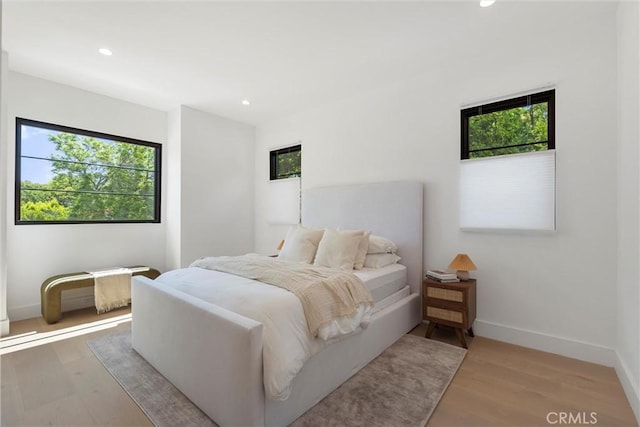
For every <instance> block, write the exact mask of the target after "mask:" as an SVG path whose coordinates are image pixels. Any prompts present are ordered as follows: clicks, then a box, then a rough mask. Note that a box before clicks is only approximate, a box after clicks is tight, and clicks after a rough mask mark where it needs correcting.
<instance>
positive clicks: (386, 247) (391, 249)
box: [367, 234, 398, 254]
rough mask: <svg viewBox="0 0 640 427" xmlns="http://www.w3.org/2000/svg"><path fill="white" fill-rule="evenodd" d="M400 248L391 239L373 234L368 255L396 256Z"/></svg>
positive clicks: (370, 237)
mask: <svg viewBox="0 0 640 427" xmlns="http://www.w3.org/2000/svg"><path fill="white" fill-rule="evenodd" d="M397 250H398V247H397V246H396V244H395V243H393V242H392V241H391V240H389V239H385V238H384V237H381V236H376V235H375V234H372V235H371V236H369V248H368V249H367V253H368V254H395V253H396V251H397Z"/></svg>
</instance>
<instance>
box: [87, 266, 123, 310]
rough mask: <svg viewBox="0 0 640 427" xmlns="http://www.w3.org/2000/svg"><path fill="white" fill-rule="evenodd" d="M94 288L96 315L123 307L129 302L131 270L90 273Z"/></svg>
mask: <svg viewBox="0 0 640 427" xmlns="http://www.w3.org/2000/svg"><path fill="white" fill-rule="evenodd" d="M90 273H91V274H92V275H93V280H94V282H95V286H94V295H95V297H94V300H95V305H96V310H97V311H98V314H101V313H105V312H107V311H110V310H114V309H116V308H120V307H125V306H127V305H128V304H129V303H130V302H131V270H129V269H128V268H114V269H111V270H102V271H91V272H90Z"/></svg>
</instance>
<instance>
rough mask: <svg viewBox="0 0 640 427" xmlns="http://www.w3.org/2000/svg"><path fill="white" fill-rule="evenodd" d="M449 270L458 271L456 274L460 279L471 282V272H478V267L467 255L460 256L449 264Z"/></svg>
mask: <svg viewBox="0 0 640 427" xmlns="http://www.w3.org/2000/svg"><path fill="white" fill-rule="evenodd" d="M449 268H450V269H451V270H456V274H457V275H458V279H460V280H462V281H467V280H469V272H470V271H473V270H477V268H476V265H475V264H474V263H473V261H471V258H469V255H467V254H458V255H456V257H455V258H454V259H453V261H451V264H449Z"/></svg>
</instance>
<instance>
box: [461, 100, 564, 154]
mask: <svg viewBox="0 0 640 427" xmlns="http://www.w3.org/2000/svg"><path fill="white" fill-rule="evenodd" d="M461 121H462V129H461V135H462V141H461V150H460V155H461V158H462V159H474V158H479V157H491V156H499V155H504V154H517V153H527V152H531V151H542V150H548V149H553V148H555V137H554V135H555V132H554V129H555V91H554V90H549V91H546V92H540V93H535V94H531V95H526V96H521V97H517V98H512V99H507V100H505V101H499V102H493V103H490V104H485V105H480V106H477V107H471V108H466V109H464V110H462V111H461Z"/></svg>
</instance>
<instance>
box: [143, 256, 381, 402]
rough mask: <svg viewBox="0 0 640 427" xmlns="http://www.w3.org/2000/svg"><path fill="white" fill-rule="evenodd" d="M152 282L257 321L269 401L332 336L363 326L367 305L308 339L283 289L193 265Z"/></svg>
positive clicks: (284, 394) (299, 312)
mask: <svg viewBox="0 0 640 427" xmlns="http://www.w3.org/2000/svg"><path fill="white" fill-rule="evenodd" d="M156 280H157V281H159V282H162V283H163V284H166V285H167V286H171V287H172V288H174V289H177V290H179V291H182V292H185V293H187V294H189V295H192V296H195V297H197V298H200V299H203V300H205V301H208V302H210V303H213V304H215V305H217V306H219V307H223V308H226V309H227V310H230V311H233V312H236V313H238V314H241V315H243V316H246V317H248V318H250V319H253V320H256V321H258V322H260V323H262V324H263V326H264V328H263V343H264V344H263V352H262V359H263V376H264V388H265V392H266V394H267V397H269V398H270V399H275V400H285V399H287V398H288V397H289V394H290V392H291V382H292V381H293V379H294V378H295V376H296V374H297V373H298V372H299V371H300V369H302V366H303V365H304V363H305V362H306V361H307V360H308V359H309V358H310V357H311V356H313V355H314V354H316V353H317V352H319V351H320V350H321V349H322V348H324V347H325V346H326V345H328V344H329V343H330V342H332V341H335V340H336V339H337V338H336V337H344V336H346V335H347V334H350V333H353V332H356V331H359V330H360V326H362V327H366V324H367V323H368V319H369V311H370V310H369V308H366V309H365V308H363V307H360V308H359V309H358V311H357V313H356V315H355V316H354V317H352V318H350V319H342V320H341V321H340V322H336V323H334V324H333V325H330V326H329V327H327V328H325V329H323V330H322V331H321V332H320V334H319V335H320V336H321V337H322V338H325V339H318V338H315V339H314V338H313V337H312V336H311V334H310V333H309V329H308V328H307V324H306V320H305V316H304V311H303V308H302V304H301V302H300V300H299V299H298V297H296V296H295V295H294V294H293V293H291V292H289V291H287V290H285V289H282V288H278V287H276V286H271V285H267V284H264V283H260V282H256V281H255V280H251V279H245V278H243V277H239V276H234V275H231V274H227V273H222V272H219V271H214V270H206V269H202V268H197V267H192V268H184V269H180V270H173V271H169V272H166V273H164V274H162V275H160V276H159V277H158V278H157V279H156Z"/></svg>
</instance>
